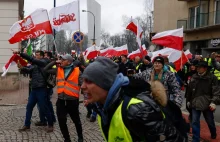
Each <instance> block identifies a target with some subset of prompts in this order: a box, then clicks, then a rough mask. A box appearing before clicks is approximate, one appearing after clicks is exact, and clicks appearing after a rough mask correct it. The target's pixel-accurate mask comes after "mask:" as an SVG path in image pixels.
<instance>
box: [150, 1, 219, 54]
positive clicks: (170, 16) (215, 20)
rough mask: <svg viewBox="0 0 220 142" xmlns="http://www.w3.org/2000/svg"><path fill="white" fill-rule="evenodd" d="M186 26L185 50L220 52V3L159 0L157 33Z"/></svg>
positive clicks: (156, 10) (155, 7) (156, 23)
mask: <svg viewBox="0 0 220 142" xmlns="http://www.w3.org/2000/svg"><path fill="white" fill-rule="evenodd" d="M182 26H183V27H184V49H190V51H191V52H192V53H194V54H202V55H203V56H208V55H209V54H210V53H212V52H213V51H215V52H216V51H220V30H219V29H220V0H155V1H154V33H158V32H162V31H166V30H172V29H176V28H181V27H182Z"/></svg>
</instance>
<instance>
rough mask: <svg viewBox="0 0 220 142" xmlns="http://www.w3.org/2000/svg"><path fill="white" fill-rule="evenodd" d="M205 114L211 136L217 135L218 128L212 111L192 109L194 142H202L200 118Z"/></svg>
mask: <svg viewBox="0 0 220 142" xmlns="http://www.w3.org/2000/svg"><path fill="white" fill-rule="evenodd" d="M201 113H203V116H204V118H205V121H206V123H207V125H208V127H209V130H210V133H211V135H216V127H215V121H214V115H213V112H212V111H211V110H209V109H208V110H205V111H200V110H196V109H194V108H193V109H192V133H193V142H200V116H201Z"/></svg>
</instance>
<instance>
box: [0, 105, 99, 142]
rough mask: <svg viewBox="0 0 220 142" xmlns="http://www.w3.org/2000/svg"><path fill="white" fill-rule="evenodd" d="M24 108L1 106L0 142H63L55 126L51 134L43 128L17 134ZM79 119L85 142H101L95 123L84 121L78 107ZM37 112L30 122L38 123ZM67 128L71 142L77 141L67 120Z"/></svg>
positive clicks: (71, 124)
mask: <svg viewBox="0 0 220 142" xmlns="http://www.w3.org/2000/svg"><path fill="white" fill-rule="evenodd" d="M25 111H26V110H25V106H24V105H19V106H1V107H0V114H1V115H0V128H1V129H0V142H6V141H7V142H63V139H62V135H61V132H60V130H59V126H58V124H57V123H56V124H55V130H54V132H53V133H46V132H45V130H44V129H45V127H36V126H34V125H32V126H31V130H30V131H28V132H18V129H19V128H20V127H22V126H23V124H24V119H25V117H24V116H25ZM80 112H81V114H80V117H81V121H82V125H83V134H84V139H85V142H103V138H102V136H101V132H100V131H99V128H98V125H97V123H96V122H95V123H91V122H89V121H88V120H87V119H86V117H85V116H86V110H85V108H84V107H83V106H82V105H80ZM38 120H39V119H38V114H37V110H36V109H35V111H34V116H33V117H32V122H36V121H38ZM68 127H69V131H70V135H71V139H72V141H73V142H74V141H76V140H77V134H76V130H75V126H74V125H73V123H72V121H70V118H68Z"/></svg>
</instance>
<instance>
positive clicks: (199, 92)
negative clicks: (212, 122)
mask: <svg viewBox="0 0 220 142" xmlns="http://www.w3.org/2000/svg"><path fill="white" fill-rule="evenodd" d="M219 92H220V90H219V87H218V80H217V78H216V76H214V75H213V74H211V73H209V72H207V73H206V74H205V75H203V76H199V75H198V74H194V75H193V76H192V78H191V80H190V82H189V85H188V88H187V98H186V100H187V102H190V104H191V107H192V108H195V109H197V110H201V111H204V110H207V109H209V105H210V103H211V102H213V103H216V100H217V99H218V97H219Z"/></svg>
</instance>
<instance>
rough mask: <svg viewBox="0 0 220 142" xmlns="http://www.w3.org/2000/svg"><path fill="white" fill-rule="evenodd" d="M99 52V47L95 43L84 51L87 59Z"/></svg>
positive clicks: (92, 57)
mask: <svg viewBox="0 0 220 142" xmlns="http://www.w3.org/2000/svg"><path fill="white" fill-rule="evenodd" d="M98 54H99V47H97V46H95V45H93V46H91V47H89V48H87V49H86V51H85V52H84V58H85V59H87V60H90V59H94V58H95V57H97V56H98Z"/></svg>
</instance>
